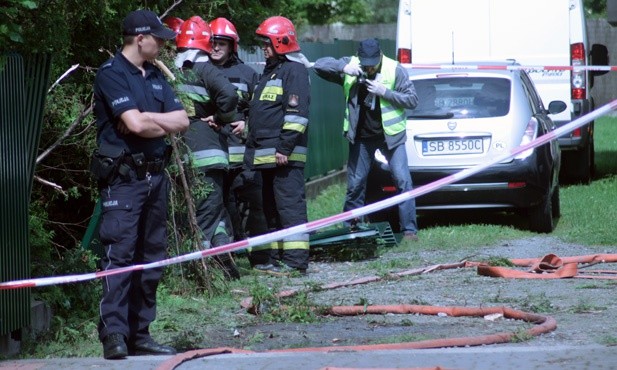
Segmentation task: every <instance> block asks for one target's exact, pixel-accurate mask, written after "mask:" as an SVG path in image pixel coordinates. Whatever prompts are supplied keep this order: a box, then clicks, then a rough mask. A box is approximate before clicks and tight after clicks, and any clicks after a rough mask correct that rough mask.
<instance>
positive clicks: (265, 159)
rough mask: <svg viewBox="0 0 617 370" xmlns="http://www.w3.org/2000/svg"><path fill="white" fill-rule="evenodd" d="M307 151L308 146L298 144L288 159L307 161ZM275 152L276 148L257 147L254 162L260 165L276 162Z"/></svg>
mask: <svg viewBox="0 0 617 370" xmlns="http://www.w3.org/2000/svg"><path fill="white" fill-rule="evenodd" d="M307 152H308V150H307V148H306V147H304V146H296V147H295V148H294V150H293V152H292V153H291V155H290V156H289V158H288V159H289V160H290V161H295V162H306V153H307ZM275 154H276V149H275V148H266V149H257V150H255V158H253V164H255V165H259V164H272V163H276V157H275Z"/></svg>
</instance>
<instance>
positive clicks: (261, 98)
mask: <svg viewBox="0 0 617 370" xmlns="http://www.w3.org/2000/svg"><path fill="white" fill-rule="evenodd" d="M256 33H257V36H258V38H259V39H260V40H261V41H262V42H263V46H262V49H263V51H264V56H265V58H266V66H265V69H264V71H263V74H262V76H261V78H260V80H259V84H258V85H257V87H256V89H255V93H254V95H253V99H252V100H251V104H250V110H249V117H250V124H249V131H248V138H247V142H246V153H245V163H246V164H247V165H248V166H249V167H250V168H254V169H257V170H259V172H260V173H261V176H262V179H263V189H262V195H263V204H264V213H265V216H266V221H267V223H268V228H269V229H270V230H278V229H281V228H288V227H291V226H295V225H299V224H303V223H306V222H307V214H306V200H305V189H304V185H305V184H304V165H305V163H306V155H307V143H308V137H307V127H308V123H309V119H308V114H309V104H310V85H309V76H308V71H307V68H306V67H307V65H308V61H307V60H306V58H305V57H304V55H302V54H301V53H300V46H299V45H298V41H297V38H296V30H295V27H294V25H293V23H291V21H290V20H289V19H287V18H285V17H281V16H275V17H270V18H268V19H266V20H265V21H263V22H262V23H261V24H260V25H259V27H258V28H257V30H256ZM251 253H252V254H253V255H255V256H257V255H261V257H262V263H260V264H257V265H256V266H255V268H256V269H258V270H261V271H264V272H269V273H273V274H278V273H287V272H289V271H293V270H297V271H299V272H301V273H305V272H306V269H307V268H308V263H309V236H308V234H307V233H301V234H296V235H290V236H288V237H286V238H285V239H283V240H281V241H278V242H275V243H272V244H270V245H267V246H258V247H255V248H253V250H252V252H251Z"/></svg>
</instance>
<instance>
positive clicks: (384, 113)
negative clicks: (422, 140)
mask: <svg viewBox="0 0 617 370" xmlns="http://www.w3.org/2000/svg"><path fill="white" fill-rule="evenodd" d="M349 63H356V64H359V63H360V60H359V59H358V57H356V56H353V57H351V60H350V62H349ZM382 63H383V65H382V66H381V77H382V78H381V83H383V84H384V85H385V86H386V87H387V88H388V89H390V90H393V89H394V83H395V81H396V66H397V64H398V63H397V62H396V61H395V60H392V59H390V58H388V57H386V56H384V57H383V58H382ZM357 79H358V77H357V76H350V75H347V74H346V75H345V80H344V82H343V90H344V92H345V101H348V100H349V91H350V90H351V86H352V85H353V84H354V83H356V80H357ZM379 106H380V108H381V126H382V127H383V131H384V133H385V134H386V135H390V136H392V135H396V134H398V133H400V132H401V131H403V130H405V126H406V124H407V120H406V118H405V109H404V108H396V107H394V106H392V104H390V102H389V101H387V100H386V99H379ZM348 130H349V105H347V107H346V108H345V119H344V121H343V131H345V132H347V131H348Z"/></svg>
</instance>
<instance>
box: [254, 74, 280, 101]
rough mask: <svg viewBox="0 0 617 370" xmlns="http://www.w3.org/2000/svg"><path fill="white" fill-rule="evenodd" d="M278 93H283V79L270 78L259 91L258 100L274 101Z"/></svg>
mask: <svg viewBox="0 0 617 370" xmlns="http://www.w3.org/2000/svg"><path fill="white" fill-rule="evenodd" d="M279 95H283V80H281V79H276V80H270V81H268V82H267V83H266V86H265V87H264V89H263V91H262V92H261V95H260V96H259V100H267V101H276V97H277V96H279Z"/></svg>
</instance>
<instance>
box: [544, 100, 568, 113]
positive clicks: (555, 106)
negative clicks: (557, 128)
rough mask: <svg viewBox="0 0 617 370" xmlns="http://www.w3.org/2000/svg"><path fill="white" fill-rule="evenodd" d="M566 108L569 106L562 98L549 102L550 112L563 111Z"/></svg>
mask: <svg viewBox="0 0 617 370" xmlns="http://www.w3.org/2000/svg"><path fill="white" fill-rule="evenodd" d="M566 108H568V105H567V104H566V103H564V102H562V101H561V100H553V101H552V102H550V103H548V112H549V113H550V114H557V113H561V112H563V111H564V110H566Z"/></svg>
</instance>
